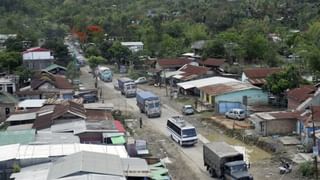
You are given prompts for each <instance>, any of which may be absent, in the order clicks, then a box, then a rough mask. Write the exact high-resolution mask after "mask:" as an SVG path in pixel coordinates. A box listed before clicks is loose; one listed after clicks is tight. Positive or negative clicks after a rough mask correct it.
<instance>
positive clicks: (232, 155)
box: [203, 142, 253, 180]
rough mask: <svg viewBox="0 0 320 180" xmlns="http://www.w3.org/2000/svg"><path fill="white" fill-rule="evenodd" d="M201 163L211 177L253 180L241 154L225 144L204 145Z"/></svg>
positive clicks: (227, 179)
mask: <svg viewBox="0 0 320 180" xmlns="http://www.w3.org/2000/svg"><path fill="white" fill-rule="evenodd" d="M203 161H204V166H205V167H206V169H207V171H209V173H210V175H211V176H212V177H218V178H223V179H226V180H253V177H252V176H251V175H250V174H249V172H248V166H247V164H246V162H245V161H244V159H243V154H242V153H240V152H238V151H236V150H235V149H234V148H233V147H232V146H230V145H229V144H227V143H225V142H211V143H206V144H204V145H203Z"/></svg>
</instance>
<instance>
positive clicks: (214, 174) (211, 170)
mask: <svg viewBox="0 0 320 180" xmlns="http://www.w3.org/2000/svg"><path fill="white" fill-rule="evenodd" d="M209 174H210V176H211V177H217V174H216V171H215V170H214V169H213V168H211V167H210V168H209Z"/></svg>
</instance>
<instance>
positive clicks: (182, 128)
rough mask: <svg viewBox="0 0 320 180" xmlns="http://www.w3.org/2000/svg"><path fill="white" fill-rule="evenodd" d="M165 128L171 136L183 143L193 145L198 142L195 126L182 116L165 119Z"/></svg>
mask: <svg viewBox="0 0 320 180" xmlns="http://www.w3.org/2000/svg"><path fill="white" fill-rule="evenodd" d="M167 129H168V131H169V133H170V136H171V138H172V139H173V140H174V141H176V142H177V143H179V144H180V145H181V146H183V145H194V144H195V143H197V142H198V137H197V132H196V128H195V127H194V126H192V125H191V124H188V123H187V122H185V120H184V119H183V117H182V116H173V117H171V118H169V119H168V121H167Z"/></svg>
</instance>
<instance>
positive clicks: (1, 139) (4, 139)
mask: <svg viewBox="0 0 320 180" xmlns="http://www.w3.org/2000/svg"><path fill="white" fill-rule="evenodd" d="M35 133H36V132H35V130H34V129H32V130H23V131H0V145H7V144H28V143H30V142H32V141H34V139H35Z"/></svg>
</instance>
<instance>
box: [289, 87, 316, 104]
mask: <svg viewBox="0 0 320 180" xmlns="http://www.w3.org/2000/svg"><path fill="white" fill-rule="evenodd" d="M315 91H316V87H314V86H312V85H306V86H302V87H299V88H295V89H291V90H290V91H289V92H288V93H287V97H288V98H290V99H292V100H295V101H297V102H299V103H302V102H303V101H305V100H306V99H308V98H309V97H311V96H312V95H313V94H314V93H315Z"/></svg>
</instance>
